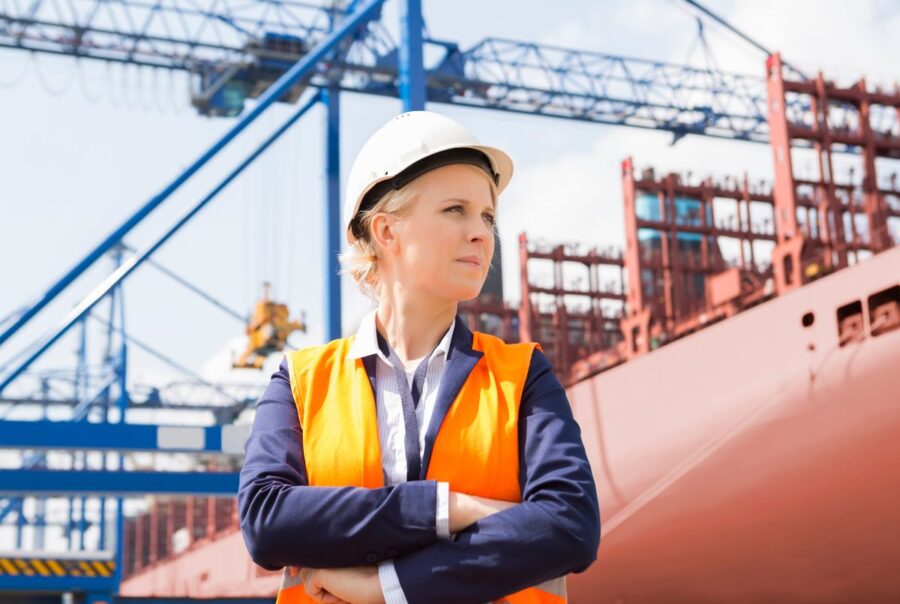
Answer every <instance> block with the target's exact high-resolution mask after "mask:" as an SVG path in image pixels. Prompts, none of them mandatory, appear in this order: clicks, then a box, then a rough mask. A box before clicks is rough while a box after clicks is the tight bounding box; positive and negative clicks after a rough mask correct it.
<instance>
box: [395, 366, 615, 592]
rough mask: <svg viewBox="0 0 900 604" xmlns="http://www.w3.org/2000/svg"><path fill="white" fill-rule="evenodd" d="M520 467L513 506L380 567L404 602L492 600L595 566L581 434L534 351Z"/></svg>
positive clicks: (590, 489) (595, 519)
mask: <svg viewBox="0 0 900 604" xmlns="http://www.w3.org/2000/svg"><path fill="white" fill-rule="evenodd" d="M519 460H520V463H519V468H520V470H519V478H520V484H521V485H522V502H521V503H520V504H518V505H515V506H513V507H510V508H509V509H506V510H503V511H500V512H498V513H496V514H492V515H490V516H487V517H485V518H483V519H481V520H479V521H477V522H475V523H474V524H472V525H471V526H470V527H469V528H467V529H466V530H464V531H461V532H460V533H458V534H457V535H456V538H455V539H454V540H452V541H439V542H435V543H432V544H431V545H429V546H427V547H425V548H421V549H418V550H416V551H413V552H410V553H408V554H405V555H401V556H399V557H397V558H395V559H394V560H393V561H392V562H389V563H387V565H392V566H393V571H395V572H396V576H397V578H398V579H399V583H400V586H401V587H402V591H403V594H404V597H405V600H406V601H407V602H410V603H417V602H433V603H437V604H439V603H442V602H447V603H450V602H468V601H471V602H483V601H488V600H493V599H496V598H499V597H502V596H504V595H507V594H511V593H515V592H517V591H519V590H522V589H524V588H526V587H530V586H533V585H537V584H540V583H543V582H544V581H548V580H550V579H554V578H556V577H560V576H562V575H565V574H567V573H571V572H581V571H584V570H585V569H587V567H588V566H590V564H591V563H592V562H593V561H594V560H595V559H596V557H597V548H598V546H599V543H600V510H599V504H598V500H597V491H596V487H595V484H594V479H593V475H592V473H591V468H590V464H589V463H588V460H587V455H586V454H585V451H584V445H583V443H582V441H581V430H580V428H579V426H578V424H577V423H576V422H575V419H574V417H573V416H572V411H571V408H570V407H569V402H568V399H567V398H566V394H565V390H564V389H563V387H562V385H561V384H560V383H559V380H557V379H556V377H555V376H554V375H553V372H552V368H551V365H550V363H549V361H548V360H547V358H546V356H544V354H543V353H542V352H541V351H539V350H537V349H535V352H534V355H533V357H532V362H531V367H530V369H529V373H528V379H527V381H526V384H525V389H524V391H523V395H522V405H521V413H520V418H519ZM387 565H382V566H387Z"/></svg>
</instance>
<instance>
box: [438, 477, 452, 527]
mask: <svg viewBox="0 0 900 604" xmlns="http://www.w3.org/2000/svg"><path fill="white" fill-rule="evenodd" d="M436 518H437V536H438V538H439V539H445V540H446V539H450V483H449V482H439V483H438V484H437V513H436Z"/></svg>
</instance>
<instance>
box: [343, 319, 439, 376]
mask: <svg viewBox="0 0 900 604" xmlns="http://www.w3.org/2000/svg"><path fill="white" fill-rule="evenodd" d="M377 312H378V309H377V308H375V309H372V310H371V311H370V312H369V313H367V314H366V315H365V316H364V317H363V318H362V319H361V320H360V322H359V329H358V330H357V331H356V338H355V339H354V341H353V344H352V345H351V346H350V351H349V352H348V353H347V358H348V359H361V358H363V357H367V356H369V355H373V354H377V355H378V356H379V357H381V358H382V360H384V362H386V363H387V362H388V360H387V357H386V356H385V355H384V354H383V353H382V352H381V350H380V349H379V348H378V329H377V328H376V326H375V315H376V314H377ZM455 326H456V318H455V317H454V319H453V321H452V322H451V323H450V328H449V329H447V332H446V333H445V334H444V337H443V338H441V341H440V342H438V345H437V348H435V349H434V354H432V355H431V358H432V359H433V358H434V357H435V356H437V355H438V354H439V353H444V354H445V355H447V354H448V353H449V351H450V344H451V342H452V341H453V328H454V327H455Z"/></svg>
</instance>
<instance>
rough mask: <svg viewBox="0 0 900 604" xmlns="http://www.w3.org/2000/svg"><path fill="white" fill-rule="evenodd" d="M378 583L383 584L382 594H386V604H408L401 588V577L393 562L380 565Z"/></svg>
mask: <svg viewBox="0 0 900 604" xmlns="http://www.w3.org/2000/svg"><path fill="white" fill-rule="evenodd" d="M378 581H379V582H380V583H381V593H382V594H384V603H385V604H408V603H407V601H406V594H404V593H403V588H402V587H400V577H398V576H397V569H395V568H394V561H393V560H388V561H386V562H382V563H381V564H379V565H378Z"/></svg>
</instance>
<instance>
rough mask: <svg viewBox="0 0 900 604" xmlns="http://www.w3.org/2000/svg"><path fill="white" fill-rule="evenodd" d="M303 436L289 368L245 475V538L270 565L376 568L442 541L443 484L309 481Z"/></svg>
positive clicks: (262, 406) (264, 405)
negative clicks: (324, 483) (439, 490)
mask: <svg viewBox="0 0 900 604" xmlns="http://www.w3.org/2000/svg"><path fill="white" fill-rule="evenodd" d="M302 442H303V434H302V430H301V427H300V422H299V419H298V417H297V408H296V406H295V404H294V398H293V395H292V393H291V387H290V378H289V377H288V372H287V365H286V363H285V362H284V361H283V362H282V364H281V367H280V368H279V370H278V371H277V372H275V373H274V374H273V375H272V379H271V381H270V382H269V384H268V386H267V387H266V390H265V392H264V393H263V394H262V396H261V397H260V399H259V401H258V403H257V408H256V418H255V420H254V423H253V430H252V432H251V434H250V437H249V438H248V440H247V443H246V446H245V450H246V457H245V461H244V465H243V467H242V468H241V473H240V486H239V489H238V508H239V514H240V523H241V532H242V533H243V537H244V542H245V543H246V545H247V549H248V551H249V552H250V557H251V558H252V559H253V561H254V562H255V563H257V564H258V565H260V566H262V567H263V568H266V569H269V570H277V569H279V568H281V567H283V566H304V567H312V568H323V567H345V566H360V565H374V564H376V563H378V562H381V561H383V560H386V559H388V558H391V557H393V556H397V555H401V554H403V553H405V552H409V551H412V550H413V549H416V548H421V547H424V546H426V545H429V544H431V543H434V542H435V541H437V540H438V534H437V482H436V481H433V480H417V481H411V482H406V483H403V484H400V485H396V486H389V487H381V488H377V489H367V488H361V487H313V486H309V485H308V480H307V476H306V463H305V461H304V458H303V445H302Z"/></svg>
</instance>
